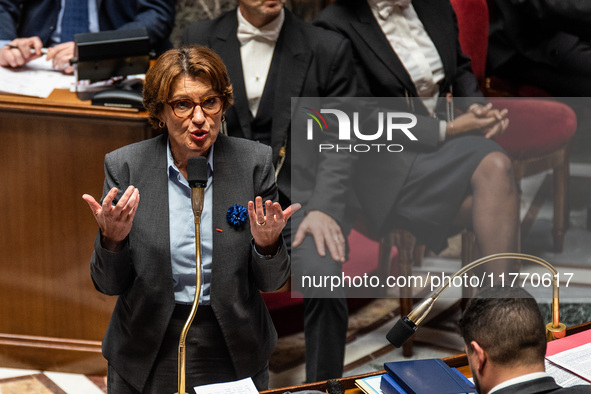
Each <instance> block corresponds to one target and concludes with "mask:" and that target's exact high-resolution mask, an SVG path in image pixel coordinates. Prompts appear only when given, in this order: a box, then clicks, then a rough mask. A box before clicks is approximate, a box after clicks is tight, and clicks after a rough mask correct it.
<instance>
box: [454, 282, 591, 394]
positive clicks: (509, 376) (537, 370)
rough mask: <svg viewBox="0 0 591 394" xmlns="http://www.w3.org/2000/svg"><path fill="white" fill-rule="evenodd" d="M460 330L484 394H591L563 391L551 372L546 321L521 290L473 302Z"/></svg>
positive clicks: (582, 388) (584, 389)
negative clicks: (547, 359)
mask: <svg viewBox="0 0 591 394" xmlns="http://www.w3.org/2000/svg"><path fill="white" fill-rule="evenodd" d="M460 332H461V334H462V337H463V338H464V346H465V348H466V354H467V356H468V362H469V364H470V369H471V370H472V376H473V378H474V384H475V385H476V389H477V391H478V392H479V393H480V394H488V393H492V392H493V391H494V393H495V394H535V393H547V394H550V393H552V394H554V393H556V394H558V393H564V394H566V393H580V394H582V393H591V385H578V386H573V387H566V388H562V387H560V386H559V385H557V384H556V382H555V381H554V379H553V378H552V377H550V376H549V375H548V374H546V372H545V367H544V357H545V354H546V332H545V324H544V320H543V318H542V314H541V313H540V309H539V307H538V304H537V302H536V300H535V299H534V298H533V297H532V296H531V295H530V294H529V293H528V292H527V291H525V290H523V289H522V288H520V287H516V288H494V289H488V290H485V291H483V292H481V293H480V294H479V295H478V297H476V298H473V299H471V300H470V301H469V302H468V305H467V306H466V309H465V311H464V313H463V316H462V318H461V319H460Z"/></svg>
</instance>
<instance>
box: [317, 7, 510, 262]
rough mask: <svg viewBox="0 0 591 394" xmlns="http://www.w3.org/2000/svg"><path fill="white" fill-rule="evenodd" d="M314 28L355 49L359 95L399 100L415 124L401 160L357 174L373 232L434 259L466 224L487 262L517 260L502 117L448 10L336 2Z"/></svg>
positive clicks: (375, 162) (377, 162)
mask: <svg viewBox="0 0 591 394" xmlns="http://www.w3.org/2000/svg"><path fill="white" fill-rule="evenodd" d="M315 24H317V25H319V26H321V27H324V28H326V29H329V30H333V31H337V32H340V33H341V34H343V35H345V36H346V37H347V38H348V39H349V41H350V42H351V44H352V46H353V51H354V55H355V59H356V65H357V75H358V77H359V85H360V86H361V87H362V88H366V89H367V90H368V91H369V94H370V95H371V96H374V97H399V98H401V99H399V100H394V99H392V100H390V102H392V103H393V105H397V106H399V107H402V108H401V109H403V110H405V111H410V112H413V113H414V114H416V115H417V119H418V122H417V124H416V126H415V127H413V128H412V133H413V134H414V135H415V136H416V138H417V141H413V142H412V143H409V141H408V139H407V138H406V136H404V135H403V134H402V133H398V134H397V135H396V136H394V138H397V136H400V138H403V141H404V142H403V143H404V144H405V146H404V148H405V149H404V151H403V152H400V153H397V154H380V155H378V154H376V155H364V156H362V158H360V159H359V163H358V164H357V166H356V167H355V169H356V171H355V173H354V175H353V183H354V185H355V186H356V191H357V196H358V198H359V202H360V204H361V206H362V208H363V209H364V212H365V213H366V216H367V219H368V222H369V224H370V226H371V228H373V229H375V231H377V232H379V233H380V234H384V233H386V232H387V231H388V230H390V229H391V227H392V226H393V225H396V226H397V227H401V228H405V229H408V230H410V231H411V232H412V233H413V234H414V235H415V236H416V237H417V238H418V239H419V241H421V242H422V243H424V244H426V245H427V247H428V248H429V249H430V250H432V251H434V252H436V253H437V252H439V251H441V250H443V249H444V248H445V246H446V240H447V237H448V236H449V235H450V233H451V232H452V231H454V230H455V229H454V225H457V224H460V225H466V226H471V227H472V228H473V230H474V232H475V235H476V239H477V242H478V246H479V248H480V252H481V253H482V254H483V255H489V254H493V253H499V252H508V251H515V250H516V248H517V238H518V233H517V227H518V203H517V188H516V185H515V180H514V178H513V170H512V165H511V160H510V159H509V158H508V157H507V155H506V154H505V153H504V152H503V151H502V149H501V148H500V147H499V146H498V144H497V143H496V142H494V137H495V136H497V135H499V134H500V133H502V132H503V131H504V130H505V129H506V127H507V125H508V123H507V122H508V120H507V119H505V116H506V111H499V110H496V109H494V108H492V107H491V106H490V105H486V101H485V99H484V98H483V97H482V93H481V92H480V91H479V89H478V83H477V80H476V78H475V76H474V74H473V73H472V71H471V67H470V61H469V59H468V58H467V57H466V56H465V55H464V54H463V53H462V51H461V48H460V46H459V42H458V31H457V24H456V22H455V13H454V11H453V8H452V6H451V4H450V3H449V1H442V0H414V1H412V2H411V1H410V0H396V1H378V0H367V1H354V0H337V1H336V2H334V3H332V4H331V5H329V6H328V7H326V8H325V9H324V10H323V12H322V13H321V14H320V16H319V17H318V19H317V20H316V21H315ZM443 98H445V100H443ZM450 103H453V105H454V106H455V107H451V108H450ZM456 110H461V111H463V113H462V114H461V115H458V113H457V112H456ZM394 142H396V141H394ZM368 174H371V176H368ZM508 263H509V262H506V264H504V265H500V264H495V268H496V269H498V270H499V271H503V270H506V269H508V268H509V265H508Z"/></svg>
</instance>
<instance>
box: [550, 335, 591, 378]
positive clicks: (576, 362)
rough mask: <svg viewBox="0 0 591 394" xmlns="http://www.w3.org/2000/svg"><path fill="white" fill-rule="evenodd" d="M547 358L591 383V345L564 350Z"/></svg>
mask: <svg viewBox="0 0 591 394" xmlns="http://www.w3.org/2000/svg"><path fill="white" fill-rule="evenodd" d="M546 358H547V359H548V360H549V361H551V362H553V363H555V364H557V365H559V366H561V367H563V368H565V369H567V370H569V371H571V372H574V373H575V374H577V375H579V376H580V377H582V378H584V379H587V380H588V381H589V382H591V362H590V361H591V343H587V344H585V345H581V346H577V347H574V348H572V349H568V350H564V351H562V352H560V353H556V354H554V355H552V356H547V357H546ZM587 383H588V382H587Z"/></svg>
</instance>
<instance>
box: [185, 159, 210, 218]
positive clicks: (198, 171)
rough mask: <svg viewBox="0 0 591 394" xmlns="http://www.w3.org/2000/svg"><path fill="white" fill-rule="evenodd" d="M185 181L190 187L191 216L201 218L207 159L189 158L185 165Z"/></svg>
mask: <svg viewBox="0 0 591 394" xmlns="http://www.w3.org/2000/svg"><path fill="white" fill-rule="evenodd" d="M187 180H188V181H189V186H190V187H191V207H192V208H193V215H195V217H196V218H197V217H199V218H200V217H201V212H202V211H203V199H204V196H205V186H206V185H207V158H206V157H205V156H197V157H190V158H189V162H188V163H187Z"/></svg>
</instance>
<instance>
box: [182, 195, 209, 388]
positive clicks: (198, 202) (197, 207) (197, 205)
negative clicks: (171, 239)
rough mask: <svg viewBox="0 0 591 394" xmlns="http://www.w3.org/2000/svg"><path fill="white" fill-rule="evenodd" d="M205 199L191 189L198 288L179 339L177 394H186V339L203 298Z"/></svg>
mask: <svg viewBox="0 0 591 394" xmlns="http://www.w3.org/2000/svg"><path fill="white" fill-rule="evenodd" d="M204 198H205V195H204V189H203V188H192V189H191V207H192V208H193V215H194V216H195V252H196V254H195V275H196V283H197V285H196V287H195V297H194V298H193V305H192V307H191V313H190V314H189V317H188V318H187V321H186V322H185V325H184V327H183V330H182V331H181V337H180V339H179V352H178V354H179V356H178V360H179V363H178V390H179V391H178V392H177V393H175V394H186V393H185V369H186V356H187V354H186V339H187V333H188V332H189V328H190V327H191V324H192V323H193V319H195V315H196V314H197V308H198V307H199V298H200V297H201V212H202V211H203V200H204Z"/></svg>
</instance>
